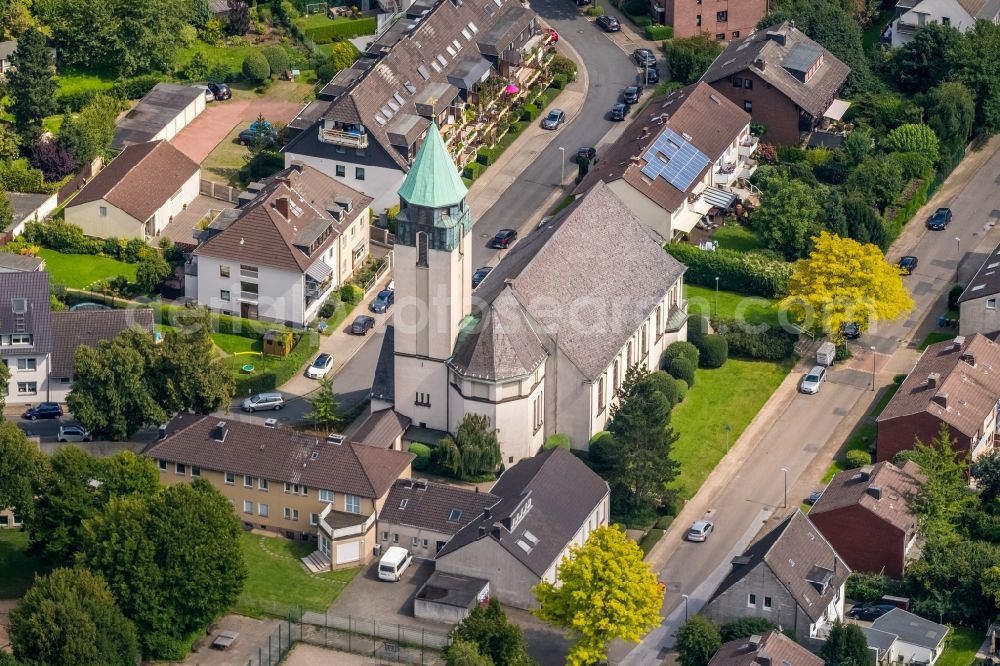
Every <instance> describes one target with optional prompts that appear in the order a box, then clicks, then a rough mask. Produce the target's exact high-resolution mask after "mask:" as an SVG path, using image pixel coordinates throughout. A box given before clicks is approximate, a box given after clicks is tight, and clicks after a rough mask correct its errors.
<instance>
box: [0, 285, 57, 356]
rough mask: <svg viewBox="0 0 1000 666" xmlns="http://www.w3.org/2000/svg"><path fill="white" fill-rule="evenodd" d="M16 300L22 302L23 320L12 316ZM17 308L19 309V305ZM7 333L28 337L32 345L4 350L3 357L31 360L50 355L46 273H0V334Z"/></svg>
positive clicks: (50, 318)
mask: <svg viewBox="0 0 1000 666" xmlns="http://www.w3.org/2000/svg"><path fill="white" fill-rule="evenodd" d="M18 299H24V300H25V301H26V302H25V304H24V305H25V306H26V307H25V311H24V313H23V316H22V315H20V314H17V313H15V312H14V309H15V300H18ZM17 306H18V309H20V303H18V304H17ZM11 333H30V334H31V340H32V344H30V345H23V346H18V347H5V348H4V349H3V355H4V356H35V355H38V354H48V353H49V352H51V351H52V308H51V301H50V300H49V274H48V273H46V272H44V271H39V272H32V273H0V334H3V335H9V334H11Z"/></svg>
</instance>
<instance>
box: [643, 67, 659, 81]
mask: <svg viewBox="0 0 1000 666" xmlns="http://www.w3.org/2000/svg"><path fill="white" fill-rule="evenodd" d="M659 82H660V70H658V69H656V67H647V68H646V83H647V84H648V83H659Z"/></svg>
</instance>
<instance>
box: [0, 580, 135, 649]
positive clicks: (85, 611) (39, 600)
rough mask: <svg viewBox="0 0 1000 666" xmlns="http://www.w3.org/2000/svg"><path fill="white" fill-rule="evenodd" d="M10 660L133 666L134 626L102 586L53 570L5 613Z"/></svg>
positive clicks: (98, 581) (96, 582) (104, 585)
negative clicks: (8, 633)
mask: <svg viewBox="0 0 1000 666" xmlns="http://www.w3.org/2000/svg"><path fill="white" fill-rule="evenodd" d="M10 639H11V644H12V645H13V647H14V656H15V657H17V659H19V660H20V661H22V662H23V663H24V664H28V665H31V666H36V665H37V666H44V665H46V664H60V665H62V666H89V665H90V664H104V665H106V666H134V665H135V664H136V663H138V661H139V649H138V639H137V637H136V632H135V627H134V626H133V625H132V623H131V622H129V621H128V619H126V618H125V616H124V615H122V612H121V610H119V609H118V607H117V606H116V605H115V600H114V597H113V596H112V595H111V592H110V591H109V590H108V585H107V583H105V582H104V579H102V578H101V577H100V576H99V575H95V574H93V573H91V572H90V571H88V570H86V569H81V568H77V569H56V570H55V571H53V572H52V573H51V574H49V575H48V576H45V577H42V578H39V579H37V580H36V581H35V584H34V586H32V588H31V589H30V590H28V593H27V594H26V595H25V596H24V599H23V600H22V601H21V603H20V605H19V606H18V607H17V608H15V609H14V611H13V612H12V613H11V614H10Z"/></svg>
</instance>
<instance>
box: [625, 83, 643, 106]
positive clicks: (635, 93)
mask: <svg viewBox="0 0 1000 666" xmlns="http://www.w3.org/2000/svg"><path fill="white" fill-rule="evenodd" d="M640 95H642V86H629V87H627V88H625V90H624V91H623V92H622V101H623V102H625V103H626V104H638V102H639V96H640Z"/></svg>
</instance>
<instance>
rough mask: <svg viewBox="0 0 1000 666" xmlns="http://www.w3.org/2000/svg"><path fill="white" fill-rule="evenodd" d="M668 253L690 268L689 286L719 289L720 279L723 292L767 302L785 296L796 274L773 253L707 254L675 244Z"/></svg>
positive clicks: (724, 252)
mask: <svg viewBox="0 0 1000 666" xmlns="http://www.w3.org/2000/svg"><path fill="white" fill-rule="evenodd" d="M667 252H669V253H670V254H671V255H672V256H673V257H674V258H675V259H677V260H678V261H680V262H681V263H682V264H684V265H685V266H687V272H686V273H685V274H684V277H685V279H686V280H687V282H688V283H689V284H696V285H699V286H702V287H715V278H716V277H718V278H719V288H720V289H725V290H726V291H737V292H740V293H742V294H751V295H754V296H763V297H764V298H774V297H776V296H780V295H782V294H784V293H785V292H786V291H787V290H788V278H789V277H791V274H792V265H791V264H789V263H787V262H785V261H784V260H782V259H779V258H777V257H775V256H774V255H773V254H771V253H770V252H759V251H756V252H738V251H736V250H716V251H715V252H706V251H705V250H701V249H699V248H698V247H697V246H694V245H688V244H686V243H671V244H669V245H667Z"/></svg>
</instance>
